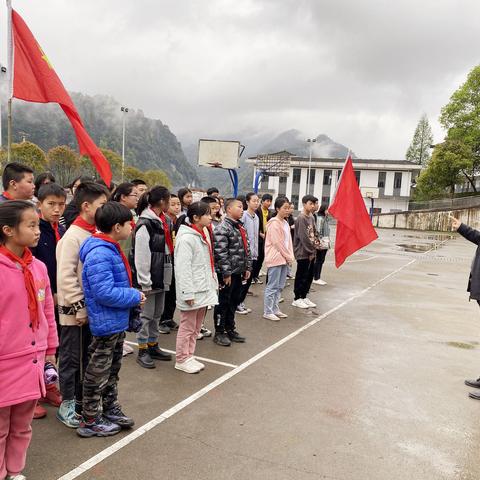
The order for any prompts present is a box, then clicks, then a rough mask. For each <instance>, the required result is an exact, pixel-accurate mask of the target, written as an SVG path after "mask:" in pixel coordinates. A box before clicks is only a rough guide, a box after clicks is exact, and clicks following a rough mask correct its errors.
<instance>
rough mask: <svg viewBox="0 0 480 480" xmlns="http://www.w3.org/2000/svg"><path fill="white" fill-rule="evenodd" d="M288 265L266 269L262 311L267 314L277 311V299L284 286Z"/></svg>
mask: <svg viewBox="0 0 480 480" xmlns="http://www.w3.org/2000/svg"><path fill="white" fill-rule="evenodd" d="M287 273H288V265H278V266H277V267H270V268H269V269H268V283H267V286H266V287H265V299H264V307H263V313H264V314H265V315H269V314H271V313H274V314H275V313H277V312H278V310H279V308H278V301H279V300H280V296H281V294H282V290H283V288H284V287H285V282H286V280H287Z"/></svg>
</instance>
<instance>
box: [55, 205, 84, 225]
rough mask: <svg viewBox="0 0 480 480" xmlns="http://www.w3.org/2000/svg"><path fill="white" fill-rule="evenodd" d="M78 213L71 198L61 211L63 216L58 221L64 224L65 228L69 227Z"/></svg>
mask: <svg viewBox="0 0 480 480" xmlns="http://www.w3.org/2000/svg"><path fill="white" fill-rule="evenodd" d="M79 215H80V212H79V210H78V208H77V206H76V205H75V204H74V203H73V200H72V201H71V202H70V203H69V204H68V205H67V208H66V209H65V211H64V212H63V217H62V218H61V219H60V223H61V224H62V225H65V228H66V229H69V228H70V225H71V224H72V223H73V222H74V220H75V219H76V218H77V217H78V216H79Z"/></svg>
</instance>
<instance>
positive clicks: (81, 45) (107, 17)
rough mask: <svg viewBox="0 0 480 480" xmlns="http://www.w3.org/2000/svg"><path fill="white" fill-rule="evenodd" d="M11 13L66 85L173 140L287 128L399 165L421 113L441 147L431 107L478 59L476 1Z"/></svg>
mask: <svg viewBox="0 0 480 480" xmlns="http://www.w3.org/2000/svg"><path fill="white" fill-rule="evenodd" d="M2 3H4V2H2ZM13 4H14V8H16V10H17V11H18V12H19V13H20V15H22V17H23V18H24V19H25V21H26V22H27V24H28V25H29V27H30V29H31V30H32V32H33V34H34V35H35V36H36V38H37V40H38V41H39V43H40V45H41V46H42V47H43V49H44V51H45V52H46V54H47V55H48V57H49V59H50V61H51V62H52V63H53V65H54V67H55V69H56V71H57V73H58V74H59V76H60V78H61V79H62V80H63V82H64V84H65V86H66V88H67V89H69V90H72V91H80V92H84V93H87V94H91V95H94V94H108V95H112V96H113V97H115V98H116V99H117V100H118V101H119V102H121V103H123V104H125V105H128V106H129V107H131V108H140V109H142V110H143V111H144V112H145V114H146V115H148V116H151V117H154V118H160V119H161V120H162V121H163V122H164V123H166V124H168V125H169V126H170V128H171V130H172V131H173V132H174V133H176V134H179V135H181V136H183V137H184V136H185V135H191V136H192V137H195V138H196V137H210V138H212V137H213V136H215V135H216V136H218V137H219V138H220V137H221V136H222V135H225V134H229V135H231V134H232V133H237V132H238V135H239V136H240V138H238V139H239V140H244V139H243V138H241V137H242V135H243V136H245V137H246V136H247V132H257V131H258V132H264V131H267V132H272V134H276V133H280V132H281V131H283V130H286V129H290V128H298V129H299V130H301V131H303V132H305V135H306V136H313V135H316V134H318V133H326V134H327V135H329V136H330V137H331V138H333V139H334V140H336V141H338V142H340V143H343V144H345V145H347V146H349V147H350V148H352V149H353V150H354V151H355V152H356V153H357V155H358V156H360V157H370V158H381V157H383V158H392V159H394V158H403V157H404V155H405V151H406V149H407V147H408V144H409V142H410V140H411V137H412V135H413V132H414V129H415V126H416V124H417V122H418V119H419V117H420V116H421V114H422V112H426V113H427V115H428V117H429V119H430V122H431V124H432V127H433V130H434V135H435V141H440V140H441V139H442V138H443V132H442V130H441V128H440V126H439V125H438V121H437V119H438V115H439V113H440V109H441V107H442V106H443V105H444V104H445V103H446V102H447V101H448V99H449V97H450V95H451V94H452V92H453V91H454V90H455V89H456V88H457V87H458V86H459V85H460V84H461V83H463V81H464V80H465V78H466V75H467V74H468V72H469V70H470V69H471V68H472V67H473V66H475V65H476V64H477V63H479V54H480V28H479V27H478V19H479V18H480V2H479V1H478V0H423V1H421V2H419V1H418V0H415V1H414V0H401V1H396V2H393V1H391V0H384V1H381V0H363V1H362V0H356V1H355V0H348V1H347V0H335V1H332V0H328V1H327V0H171V1H166V0H136V1H127V0H81V1H71V0H70V1H68V0H41V1H40V0H37V1H32V0H13ZM1 14H2V17H1V19H0V20H1V22H2V23H1V25H3V26H4V27H3V28H2V31H4V32H5V30H6V27H5V19H6V13H5V7H4V6H2V11H1ZM3 38H5V35H4V36H3ZM2 43H4V42H2ZM4 58H5V57H4Z"/></svg>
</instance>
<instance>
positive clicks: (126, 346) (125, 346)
mask: <svg viewBox="0 0 480 480" xmlns="http://www.w3.org/2000/svg"><path fill="white" fill-rule="evenodd" d="M131 353H133V348H132V347H131V346H130V345H129V344H128V343H124V344H123V356H124V357H126V356H127V355H130V354H131Z"/></svg>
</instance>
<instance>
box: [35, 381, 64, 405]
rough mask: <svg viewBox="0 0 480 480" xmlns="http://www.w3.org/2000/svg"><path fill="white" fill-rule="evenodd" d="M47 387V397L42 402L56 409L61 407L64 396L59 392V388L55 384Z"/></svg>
mask: <svg viewBox="0 0 480 480" xmlns="http://www.w3.org/2000/svg"><path fill="white" fill-rule="evenodd" d="M45 387H46V390H47V393H46V394H45V397H43V398H41V399H40V402H42V403H49V404H50V405H53V406H54V407H59V406H60V405H61V403H62V395H61V393H60V391H59V390H58V388H57V386H56V385H55V384H54V383H51V384H50V385H46V386H45Z"/></svg>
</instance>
